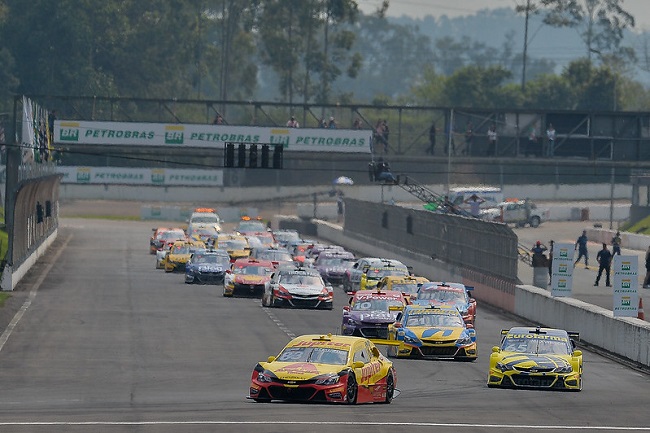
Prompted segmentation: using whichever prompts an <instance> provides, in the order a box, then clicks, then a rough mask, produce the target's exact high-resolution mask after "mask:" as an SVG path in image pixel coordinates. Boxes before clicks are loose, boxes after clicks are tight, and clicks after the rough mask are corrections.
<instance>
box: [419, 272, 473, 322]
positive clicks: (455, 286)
mask: <svg viewBox="0 0 650 433" xmlns="http://www.w3.org/2000/svg"><path fill="white" fill-rule="evenodd" d="M472 290H474V287H471V286H466V285H464V284H461V283H444V282H430V283H425V284H422V286H421V287H420V288H419V289H418V292H417V294H416V295H415V296H414V297H413V303H414V304H418V305H429V304H446V305H452V306H454V307H456V308H457V309H458V311H460V314H461V315H462V316H463V320H464V321H465V323H466V324H467V326H469V327H472V328H473V327H474V324H475V322H476V299H474V298H472V297H471V296H469V292H471V291H472Z"/></svg>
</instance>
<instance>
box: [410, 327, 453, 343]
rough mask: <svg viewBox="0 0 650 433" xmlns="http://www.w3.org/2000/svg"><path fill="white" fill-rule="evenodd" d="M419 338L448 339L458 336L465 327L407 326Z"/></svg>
mask: <svg viewBox="0 0 650 433" xmlns="http://www.w3.org/2000/svg"><path fill="white" fill-rule="evenodd" d="M407 329H408V330H409V331H411V332H412V333H413V334H415V336H416V337H418V338H419V339H420V340H426V341H449V340H457V339H458V338H460V336H461V334H462V333H463V331H465V328H460V327H458V328H450V327H443V326H440V327H431V326H409V327H408V328H407Z"/></svg>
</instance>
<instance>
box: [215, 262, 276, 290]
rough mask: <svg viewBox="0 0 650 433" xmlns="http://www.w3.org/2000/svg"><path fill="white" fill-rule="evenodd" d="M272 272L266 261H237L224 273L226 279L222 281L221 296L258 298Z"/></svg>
mask: <svg viewBox="0 0 650 433" xmlns="http://www.w3.org/2000/svg"><path fill="white" fill-rule="evenodd" d="M273 271H274V267H273V263H271V262H270V261H268V260H257V259H252V258H247V259H237V260H235V263H233V264H232V267H231V268H230V269H229V270H228V271H226V278H225V279H224V281H223V296H234V295H239V296H254V297H256V298H260V297H261V296H262V294H263V293H264V287H265V286H266V284H267V283H268V282H269V280H270V279H271V274H272V273H273Z"/></svg>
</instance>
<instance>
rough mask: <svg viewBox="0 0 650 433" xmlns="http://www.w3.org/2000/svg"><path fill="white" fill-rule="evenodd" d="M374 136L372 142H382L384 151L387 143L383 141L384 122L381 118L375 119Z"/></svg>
mask: <svg viewBox="0 0 650 433" xmlns="http://www.w3.org/2000/svg"><path fill="white" fill-rule="evenodd" d="M373 137H374V142H375V143H382V144H383V149H384V151H385V149H386V147H387V145H386V143H384V124H383V122H382V121H381V119H379V120H377V124H376V125H375V131H374V133H373Z"/></svg>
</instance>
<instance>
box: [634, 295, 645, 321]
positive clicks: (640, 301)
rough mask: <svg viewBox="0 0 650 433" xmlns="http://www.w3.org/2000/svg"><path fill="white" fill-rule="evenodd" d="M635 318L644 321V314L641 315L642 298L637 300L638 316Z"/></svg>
mask: <svg viewBox="0 0 650 433" xmlns="http://www.w3.org/2000/svg"><path fill="white" fill-rule="evenodd" d="M636 317H637V318H639V319H641V320H645V314H644V313H643V298H639V314H638V315H637V316H636Z"/></svg>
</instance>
